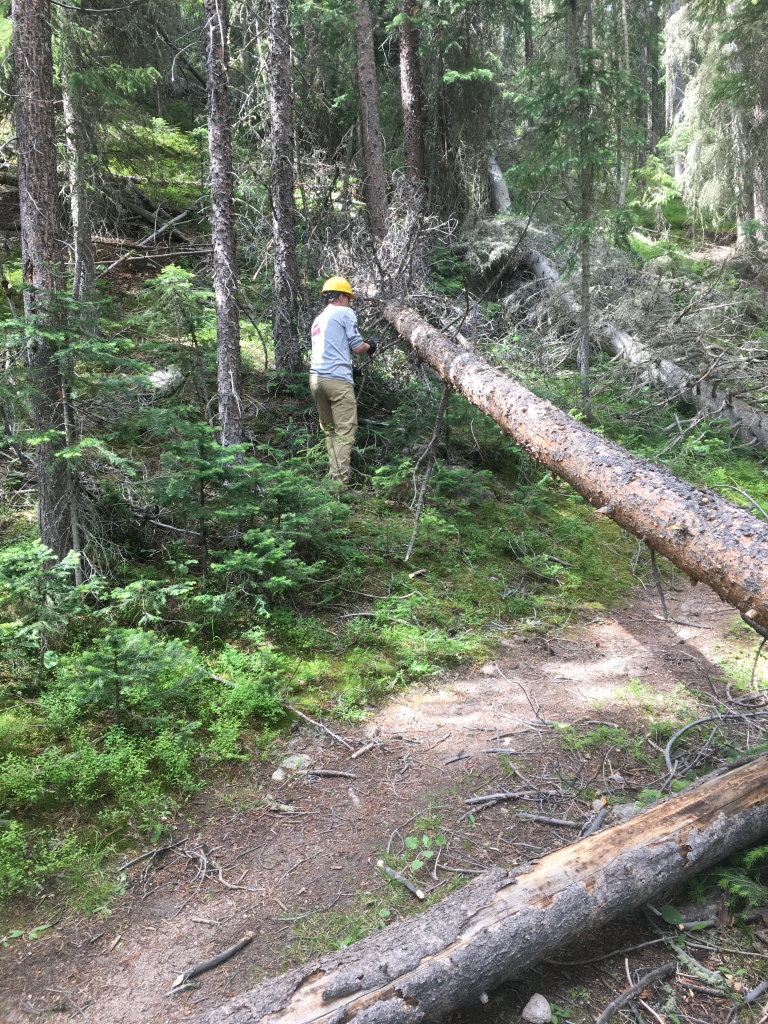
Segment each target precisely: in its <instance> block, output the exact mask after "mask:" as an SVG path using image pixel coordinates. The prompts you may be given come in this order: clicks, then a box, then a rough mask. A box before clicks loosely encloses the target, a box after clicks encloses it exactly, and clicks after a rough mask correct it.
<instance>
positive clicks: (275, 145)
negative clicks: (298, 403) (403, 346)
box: [269, 0, 302, 373]
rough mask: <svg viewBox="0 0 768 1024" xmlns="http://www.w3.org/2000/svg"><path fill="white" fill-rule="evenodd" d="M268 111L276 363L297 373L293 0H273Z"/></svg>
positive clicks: (300, 367)
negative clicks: (292, 48) (292, 66)
mask: <svg viewBox="0 0 768 1024" xmlns="http://www.w3.org/2000/svg"><path fill="white" fill-rule="evenodd" d="M269 112H270V119H271V132H270V136H271V142H272V165H271V168H270V177H271V186H272V238H273V241H274V246H275V279H274V301H275V306H274V312H273V316H272V337H273V339H274V343H275V367H276V369H278V370H281V371H284V372H286V373H297V372H298V371H300V370H301V369H302V359H301V347H300V345H299V332H298V327H297V323H296V318H297V294H298V270H297V268H296V203H295V199H294V185H295V182H294V174H293V151H294V134H293V85H292V82H291V5H290V0H269Z"/></svg>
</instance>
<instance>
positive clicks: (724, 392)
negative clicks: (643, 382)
mask: <svg viewBox="0 0 768 1024" xmlns="http://www.w3.org/2000/svg"><path fill="white" fill-rule="evenodd" d="M517 266H520V267H523V268H524V269H525V270H528V271H530V273H532V274H533V276H534V277H535V279H536V281H537V283H538V285H539V287H540V289H541V290H542V291H544V292H546V293H548V294H550V295H551V297H552V301H553V303H554V304H555V306H556V307H557V308H558V309H559V310H560V311H561V312H563V313H566V314H571V313H576V312H578V311H579V308H580V307H579V299H578V296H577V295H576V291H575V289H574V287H573V285H572V284H571V283H570V282H567V281H566V282H562V281H561V280H560V277H559V275H558V273H557V270H556V269H555V267H554V266H553V264H552V263H551V262H550V260H548V259H547V257H546V256H544V254H543V253H541V252H539V251H538V250H537V249H532V248H527V249H523V250H521V252H520V258H519V261H518V262H517ZM600 346H601V348H602V349H603V351H604V352H607V353H609V354H610V355H612V356H615V357H618V358H619V359H626V360H627V362H630V363H633V364H635V365H641V366H644V367H645V368H646V373H647V375H648V377H649V379H651V380H655V381H661V382H662V383H663V384H665V385H666V386H667V387H668V388H670V389H671V390H672V391H673V392H676V393H677V394H678V395H679V396H680V397H681V398H685V400H686V401H688V402H690V403H691V404H692V405H694V406H695V407H696V408H697V409H698V410H699V412H700V413H701V414H702V417H703V418H707V419H724V420H727V421H728V423H729V429H730V432H731V434H733V436H734V437H737V438H738V439H739V440H740V441H744V442H745V443H746V444H751V445H754V446H755V447H757V448H768V414H767V413H765V412H763V411H761V410H760V409H756V408H755V407H754V406H753V405H750V404H749V403H748V402H745V401H743V399H741V398H735V397H734V396H733V395H732V394H731V392H730V391H729V390H728V389H727V388H724V387H718V385H717V383H715V382H712V381H710V382H707V381H706V380H705V379H697V378H696V377H695V376H694V375H693V374H690V373H689V372H688V371H687V370H685V369H684V368H683V367H682V366H679V365H678V364H677V363H673V362H672V361H671V360H669V359H662V358H660V357H659V356H658V355H657V354H656V353H655V352H653V351H652V350H651V349H650V348H648V347H647V346H645V345H643V344H642V343H641V342H639V341H637V340H636V339H635V338H633V337H632V335H630V334H628V333H627V332H626V331H623V330H621V329H620V328H618V327H616V325H615V324H612V323H608V324H606V325H605V327H604V328H603V330H602V332H601V335H600Z"/></svg>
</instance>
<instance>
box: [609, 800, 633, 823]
mask: <svg viewBox="0 0 768 1024" xmlns="http://www.w3.org/2000/svg"><path fill="white" fill-rule="evenodd" d="M639 811H640V808H639V807H638V806H637V805H636V804H635V803H633V802H632V801H630V802H629V803H628V804H615V805H614V806H613V807H612V808H611V814H612V815H613V818H614V821H629V819H630V818H634V816H635V815H636V814H638V813H639Z"/></svg>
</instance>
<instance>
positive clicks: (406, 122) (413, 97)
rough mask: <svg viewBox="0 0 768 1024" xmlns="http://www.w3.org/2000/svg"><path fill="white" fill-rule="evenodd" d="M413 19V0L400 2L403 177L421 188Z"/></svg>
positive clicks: (420, 130)
mask: <svg viewBox="0 0 768 1024" xmlns="http://www.w3.org/2000/svg"><path fill="white" fill-rule="evenodd" d="M415 17H416V3H415V2H414V0H403V20H402V21H401V22H400V95H401V97H402V104H403V149H404V151H405V176H406V178H407V180H408V181H410V182H411V184H413V185H422V184H423V183H424V181H425V180H426V177H427V174H426V168H425V164H424V128H423V124H422V113H421V106H422V104H421V67H420V63H419V30H418V29H417V28H415V27H414V25H413V19H414V18H415Z"/></svg>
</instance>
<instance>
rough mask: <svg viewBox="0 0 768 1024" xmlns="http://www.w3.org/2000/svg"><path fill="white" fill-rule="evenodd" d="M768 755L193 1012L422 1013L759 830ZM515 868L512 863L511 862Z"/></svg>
mask: <svg viewBox="0 0 768 1024" xmlns="http://www.w3.org/2000/svg"><path fill="white" fill-rule="evenodd" d="M766 769H768V757H766V756H765V755H763V756H762V757H759V758H756V759H755V760H753V761H752V762H751V763H749V764H747V765H744V766H742V767H740V768H736V769H733V770H731V771H727V772H723V773H720V772H717V773H713V775H712V776H708V777H707V778H706V779H704V780H701V781H700V782H699V783H694V785H692V786H691V787H689V788H688V789H687V790H685V791H684V792H683V793H680V794H678V795H677V796H673V797H670V798H669V799H667V800H666V801H663V802H661V803H659V804H656V805H654V806H652V807H649V808H648V809H646V810H645V811H644V812H642V813H641V814H639V815H637V816H636V817H634V818H632V819H631V820H630V821H627V822H625V823H624V824H621V825H616V826H614V827H613V828H610V829H605V830H604V831H602V832H598V833H597V834H596V835H593V836H590V837H589V838H585V839H582V840H580V841H579V842H576V843H574V844H572V845H570V846H566V847H564V848H562V849H560V850H557V851H556V852H554V853H551V854H549V855H548V856H546V857H542V858H541V860H539V861H538V862H534V863H533V864H531V865H527V866H526V867H525V868H524V869H523V870H522V872H521V873H518V874H517V875H516V877H513V873H512V872H506V871H503V870H501V869H493V870H491V871H488V872H487V873H485V874H484V875H482V876H481V877H480V878H478V879H476V880H475V881H472V882H470V883H469V885H467V886H466V888H464V889H462V890H461V891H460V892H458V893H455V894H454V895H452V896H449V897H447V898H446V899H445V900H443V901H442V902H441V903H439V904H437V905H436V906H434V907H431V908H430V909H429V910H427V911H425V912H424V913H423V914H420V915H419V916H418V917H412V918H409V919H407V920H405V921H402V922H399V923H398V924H395V925H392V926H390V927H388V928H386V929H384V930H382V931H379V932H377V933H375V934H374V935H371V936H369V937H368V938H365V939H362V940H360V941H359V942H356V943H355V944H354V945H352V946H349V947H348V948H347V949H345V950H342V951H341V952H338V953H331V954H329V955H327V956H325V957H322V958H321V959H319V960H316V961H314V962H312V963H308V964H305V965H303V966H302V967H298V968H296V969H295V970H293V971H290V972H288V973H287V974H284V975H282V976H281V977H278V978H273V979H271V980H270V981H266V982H263V983H262V984H261V985H259V986H258V987H257V988H255V989H252V990H251V991H249V992H244V993H242V994H241V995H239V996H237V997H235V998H234V999H231V1000H229V1001H228V1002H226V1003H224V1004H223V1005H221V1006H219V1007H216V1008H214V1009H212V1010H209V1011H205V1012H203V1013H201V1014H199V1015H197V1016H196V1017H194V1018H192V1020H193V1021H195V1022H196V1024H225V1022H226V1024H256V1022H257V1021H264V1020H268V1021H270V1022H271V1024H309V1022H313V1024H342V1022H344V1024H352V1022H355V1024H374V1022H375V1024H416V1022H419V1024H426V1022H428V1021H435V1020H438V1019H439V1018H440V1017H442V1016H443V1015H444V1014H446V1013H449V1012H451V1011H453V1010H455V1009H457V1008H458V1007H460V1006H461V1005H463V1004H467V1003H470V1004H471V1003H473V1002H474V1003H479V1002H480V1001H482V1002H485V1001H486V998H487V997H486V993H487V992H488V991H489V990H490V989H492V988H494V987H496V986H498V985H499V984H501V983H502V982H503V981H506V980H507V979H509V978H511V977H513V976H515V975H519V974H520V973H521V972H522V971H524V970H525V969H526V968H528V967H530V966H532V965H533V964H535V963H536V962H537V961H539V960H541V959H542V958H544V957H548V956H550V955H551V954H552V953H553V952H554V951H555V950H556V949H558V948H559V947H560V946H562V945H563V944H565V943H567V942H570V941H572V940H573V939H576V938H578V937H580V936H582V935H583V934H584V933H586V932H588V931H589V930H591V929H593V928H596V927H598V926H599V925H601V924H603V923H605V922H607V921H610V920H613V919H615V918H618V917H622V916H625V915H626V914H629V913H631V912H632V911H633V910H634V909H635V908H637V907H638V906H640V905H642V904H643V903H645V902H647V901H648V900H652V899H654V898H655V897H656V896H658V895H659V894H660V893H661V892H663V891H664V890H665V889H667V888H668V887H669V886H671V885H674V884H676V883H678V882H681V881H683V880H685V879H686V878H689V877H690V876H691V875H693V874H695V873H696V872H698V871H701V870H703V869H704V868H707V867H710V866H711V865H712V864H714V863H716V862H717V861H718V860H720V859H722V858H723V857H726V856H728V855H729V854H731V853H733V852H735V851H737V850H739V849H741V848H742V847H743V846H745V845H748V844H749V843H753V842H757V841H758V840H760V839H762V838H763V837H764V836H765V835H766V834H768V786H767V785H766ZM517 871H520V869H517Z"/></svg>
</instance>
